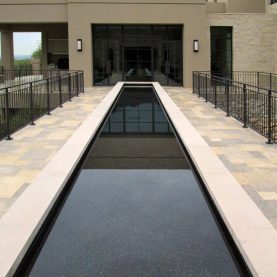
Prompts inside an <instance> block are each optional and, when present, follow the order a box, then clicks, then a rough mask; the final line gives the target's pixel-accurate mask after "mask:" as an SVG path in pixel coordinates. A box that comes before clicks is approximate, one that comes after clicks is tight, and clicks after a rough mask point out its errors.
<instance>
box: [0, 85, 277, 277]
mask: <svg viewBox="0 0 277 277" xmlns="http://www.w3.org/2000/svg"><path fill="white" fill-rule="evenodd" d="M134 84H136V83H134ZM143 84H152V85H153V86H154V88H155V90H156V92H157V94H158V96H159V98H160V100H161V102H162V104H163V106H164V107H165V109H166V111H167V113H168V115H169V117H170V119H171V121H172V123H173V124H174V126H175V128H176V130H177V132H178V133H179V136H180V138H181V140H182V142H183V143H184V145H185V147H186V148H187V151H188V152H189V154H190V155H191V158H192V160H193V162H194V164H195V166H196V168H197V170H198V171H199V173H200V175H201V177H202V179H203V182H204V184H205V186H206V187H207V189H208V191H209V193H210V195H211V197H212V199H213V201H214V203H215V204H216V206H217V209H218V211H219V213H220V214H221V216H222V218H223V220H224V222H225V224H226V226H227V227H228V229H229V231H230V233H231V235H232V237H233V239H234V240H235V242H236V244H237V246H238V248H239V250H240V251H241V253H242V255H243V257H244V259H245V261H246V263H247V264H248V266H249V268H250V270H251V272H252V274H253V275H254V276H264V277H265V276H268V277H271V276H277V263H276V261H277V251H276V249H277V232H276V230H275V229H274V227H273V226H272V225H271V224H270V222H269V221H268V220H267V219H266V218H265V216H264V215H263V214H262V212H261V211H260V210H259V209H258V207H257V206H256V205H255V204H254V203H253V201H252V200H251V198H250V197H249V196H248V195H247V193H246V192H245V191H244V190H243V188H242V187H241V186H240V184H239V183H238V182H237V181H236V180H235V178H234V177H233V176H232V174H231V173H230V172H229V171H228V170H227V169H226V167H225V166H224V165H223V163H222V162H221V161H220V160H219V158H218V157H217V156H216V154H215V153H214V152H213V151H212V150H211V148H210V146H209V145H208V144H207V143H206V142H205V141H204V139H203V138H202V137H201V136H200V134H199V133H198V132H197V131H196V129H195V128H194V127H193V126H192V124H191V123H190V122H189V121H188V119H187V118H186V117H185V115H184V114H183V113H182V112H181V111H180V109H179V108H178V107H177V106H176V104H175V103H174V102H173V100H172V99H171V98H170V97H169V96H168V94H167V93H166V91H165V90H164V89H163V88H162V87H161V86H160V85H159V84H158V83H151V82H150V83H149V82H145V83H143ZM123 85H124V82H120V83H118V84H117V85H116V86H115V87H114V88H113V89H112V90H111V91H110V92H109V93H108V94H107V96H106V97H105V98H104V99H103V100H102V102H101V103H100V104H99V105H98V106H97V107H96V109H95V110H94V111H93V112H92V113H91V115H90V116H89V117H88V118H87V119H86V120H85V121H84V122H83V123H82V125H81V126H80V127H79V128H78V129H77V130H76V132H75V133H74V134H73V135H72V136H71V137H70V138H69V140H68V141H67V142H66V143H65V144H64V145H63V147H62V148H61V149H60V151H59V152H58V153H57V154H56V156H55V157H54V158H53V159H52V160H51V161H50V162H49V163H48V164H47V165H46V167H45V168H44V169H43V170H42V171H41V172H40V173H39V175H38V176H37V177H36V178H35V179H34V180H33V182H32V183H31V184H30V186H29V187H28V188H27V189H26V191H25V192H24V193H23V194H22V195H21V196H20V197H19V198H18V199H17V201H16V202H15V203H14V205H13V206H12V207H11V208H10V209H9V210H8V211H7V212H6V213H5V214H4V215H3V217H2V218H1V220H0V276H12V275H13V274H14V273H15V271H16V269H17V267H18V265H19V264H20V262H21V260H22V258H23V257H24V255H25V254H26V251H27V250H28V248H29V246H30V245H31V243H32V241H33V239H34V237H35V236H36V234H37V232H38V230H39V229H40V227H41V225H42V224H43V222H44V220H45V218H46V217H47V215H48V213H49V211H50V210H51V208H52V206H53V205H54V203H55V201H56V199H57V198H58V196H59V194H60V192H61V191H62V189H63V188H64V186H65V184H66V183H67V181H68V179H69V177H70V176H71V174H72V172H73V170H74V168H75V167H76V165H77V163H78V161H79V160H80V159H81V157H82V155H83V153H84V151H85V149H86V147H87V146H88V144H89V142H90V140H91V139H92V138H93V137H94V135H95V133H96V131H97V129H98V127H99V126H100V124H101V122H102V120H103V119H104V117H105V116H106V114H107V112H108V110H109V108H110V107H111V106H112V104H113V102H114V100H115V98H116V97H117V95H118V94H119V92H120V90H121V88H122V86H123Z"/></svg>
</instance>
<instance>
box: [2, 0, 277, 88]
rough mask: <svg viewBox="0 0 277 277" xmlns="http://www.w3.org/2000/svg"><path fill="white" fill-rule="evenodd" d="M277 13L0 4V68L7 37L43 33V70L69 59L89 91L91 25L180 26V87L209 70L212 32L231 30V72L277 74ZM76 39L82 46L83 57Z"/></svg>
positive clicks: (185, 1)
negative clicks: (196, 44)
mask: <svg viewBox="0 0 277 277" xmlns="http://www.w3.org/2000/svg"><path fill="white" fill-rule="evenodd" d="M276 7H277V4H274V5H269V0H218V1H214V0H209V1H208V2H207V1H205V0H171V1H169V0H140V1H136V0H135V1H134V0H132V1H131V0H40V1H39V0H0V31H3V34H6V38H5V35H4V37H3V35H2V56H4V55H7V54H8V55H7V58H4V59H2V60H3V61H2V62H3V64H4V66H5V65H6V67H8V65H9V64H10V63H11V58H10V56H11V54H12V50H11V46H10V44H11V43H12V41H11V40H8V37H9V36H10V35H8V34H11V33H12V32H15V31H41V32H42V34H43V35H42V38H43V39H42V45H43V50H44V51H43V52H44V55H43V66H44V67H47V66H48V64H49V59H52V62H55V57H54V56H53V55H52V56H51V55H49V53H54V52H55V51H56V52H59V53H68V56H69V65H70V69H82V70H84V72H85V84H86V85H87V86H90V85H92V84H93V39H92V25H93V24H149V25H155V24H168V25H170V24H178V25H182V26H183V84H184V86H186V87H190V86H191V74H192V71H194V70H209V69H210V26H233V69H234V70H257V71H268V72H277V66H276V63H277V62H276V61H277V54H276V53H277V51H276V49H277V35H276V33H277V12H275V10H277V8H276ZM5 32H6V33H5ZM3 38H4V39H3ZM77 39H82V41H83V51H82V52H78V51H77V49H76V42H77ZM195 39H197V40H199V43H200V49H199V52H197V53H195V52H194V51H193V47H192V44H193V40H195ZM47 53H48V54H47ZM49 57H50V58H49Z"/></svg>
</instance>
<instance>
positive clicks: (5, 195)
mask: <svg viewBox="0 0 277 277" xmlns="http://www.w3.org/2000/svg"><path fill="white" fill-rule="evenodd" d="M110 89H111V88H107V87H101V88H89V89H86V93H85V94H81V96H80V97H79V98H77V97H75V98H74V99H73V100H72V102H67V103H65V104H64V107H63V108H62V109H59V108H58V109H56V110H54V111H53V112H52V115H51V116H44V117H42V118H41V119H39V120H37V121H36V125H35V126H27V127H25V128H23V129H22V130H20V131H19V132H17V133H15V134H14V135H13V140H12V141H5V140H4V141H1V142H0V153H1V155H0V216H1V215H3V214H4V213H5V212H6V211H7V210H8V209H9V207H10V206H11V205H12V204H13V202H14V201H15V200H16V199H17V198H18V197H19V195H20V194H21V193H22V192H23V191H24V190H25V189H26V187H27V186H28V185H29V184H30V183H31V181H32V180H33V179H34V178H35V176H36V175H37V174H38V173H39V172H40V171H41V170H42V169H43V168H44V166H45V165H46V163H47V162H48V161H49V160H50V159H51V158H52V157H53V156H54V155H55V154H56V153H57V151H58V150H59V149H60V148H61V146H62V145H63V144H64V143H65V142H66V141H67V139H68V138H69V137H70V136H71V135H72V134H73V132H74V131H75V130H76V129H77V128H78V126H79V125H80V124H81V123H82V122H83V121H84V119H85V118H87V116H88V115H89V114H90V113H91V111H92V110H93V109H94V108H95V107H96V105H97V104H99V103H100V101H101V100H102V99H103V98H104V96H105V95H106V94H107V92H108V91H109V90H110ZM165 89H166V90H167V91H168V93H169V95H170V97H171V98H172V99H173V100H174V101H175V103H176V104H177V105H178V106H179V108H180V109H181V110H182V112H183V113H184V114H185V116H186V117H187V118H188V119H189V120H190V121H191V123H192V124H193V125H194V127H195V128H196V129H197V130H198V131H199V133H200V134H201V135H202V137H203V138H204V139H205V140H206V142H207V143H208V144H209V145H210V146H211V147H212V149H213V151H214V152H215V153H216V154H217V155H218V157H219V158H220V159H221V160H222V162H223V163H224V164H225V166H226V167H227V168H228V169H229V170H230V172H231V173H232V174H233V175H234V177H235V178H236V179H237V180H238V182H239V183H240V184H241V185H242V187H243V188H244V189H245V190H246V191H247V193H248V194H249V195H250V197H251V198H252V199H253V201H254V202H255V203H256V205H257V206H258V207H259V208H260V209H261V210H262V211H263V213H264V215H265V216H266V217H267V218H268V219H269V220H270V221H271V223H272V224H273V225H274V227H275V228H276V229H277V145H276V144H275V145H268V144H266V143H265V141H266V139H265V138H264V137H262V136H260V135H259V134H257V133H256V132H254V131H253V130H251V129H244V128H242V125H241V123H240V122H238V121H237V120H235V119H233V118H228V117H226V116H225V113H224V112H222V111H221V110H220V109H214V108H213V106H212V105H211V104H209V103H205V102H204V100H203V99H201V98H198V97H197V96H196V95H193V94H192V93H191V91H190V90H188V89H184V88H180V87H176V88H173V87H167V88H165Z"/></svg>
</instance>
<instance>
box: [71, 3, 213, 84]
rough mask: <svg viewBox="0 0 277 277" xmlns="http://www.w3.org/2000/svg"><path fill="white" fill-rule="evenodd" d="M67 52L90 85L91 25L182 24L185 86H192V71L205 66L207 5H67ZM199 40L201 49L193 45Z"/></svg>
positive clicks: (206, 52)
mask: <svg viewBox="0 0 277 277" xmlns="http://www.w3.org/2000/svg"><path fill="white" fill-rule="evenodd" d="M68 15H69V16H68V18H69V22H68V29H69V55H70V67H71V68H83V69H84V70H85V80H86V85H92V83H93V79H92V75H93V74H92V72H93V67H92V66H93V65H92V48H93V45H92V34H91V32H92V27H91V25H92V24H101V23H103V24H182V25H184V34H183V41H184V43H183V54H184V60H183V68H184V76H183V79H184V86H188V87H191V85H192V84H191V79H192V78H191V74H192V71H193V70H205V69H208V64H209V61H208V58H209V52H208V50H209V41H208V40H207V28H208V26H207V21H206V6H205V3H203V4H183V5H182V4H179V5H171V4H111V3H99V4H92V3H91V4H88V3H86V4H82V3H80V4H76V3H75V4H69V5H68ZM78 38H80V39H83V52H77V50H76V40H77V39H78ZM194 39H199V42H200V51H199V53H194V52H193V48H192V44H193V40H194Z"/></svg>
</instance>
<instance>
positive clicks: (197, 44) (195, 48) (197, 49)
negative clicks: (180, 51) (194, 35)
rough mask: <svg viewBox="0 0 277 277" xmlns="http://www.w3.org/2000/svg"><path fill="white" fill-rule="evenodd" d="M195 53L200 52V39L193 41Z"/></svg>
mask: <svg viewBox="0 0 277 277" xmlns="http://www.w3.org/2000/svg"><path fill="white" fill-rule="evenodd" d="M193 51H194V52H199V40H198V39H195V40H194V41H193Z"/></svg>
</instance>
